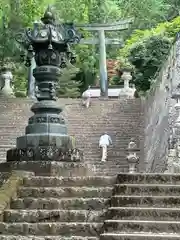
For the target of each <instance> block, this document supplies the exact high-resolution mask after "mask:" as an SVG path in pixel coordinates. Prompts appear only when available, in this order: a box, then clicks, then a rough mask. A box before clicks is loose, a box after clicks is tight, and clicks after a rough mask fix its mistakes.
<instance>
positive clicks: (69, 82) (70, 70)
mask: <svg viewBox="0 0 180 240" xmlns="http://www.w3.org/2000/svg"><path fill="white" fill-rule="evenodd" d="M78 71H79V69H77V68H76V67H74V66H72V65H71V64H69V65H68V66H67V68H65V69H63V70H62V75H61V77H60V78H59V88H58V91H57V95H58V97H70V98H77V97H79V96H80V91H79V87H80V83H79V82H77V81H75V80H74V77H75V76H76V74H77V73H78Z"/></svg>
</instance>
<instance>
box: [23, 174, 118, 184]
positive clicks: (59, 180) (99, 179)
mask: <svg viewBox="0 0 180 240" xmlns="http://www.w3.org/2000/svg"><path fill="white" fill-rule="evenodd" d="M115 180H116V179H115V178H114V177H107V176H90V177H88V176H84V177H41V176H36V177H26V178H24V182H23V185H24V186H25V187H32V186H39V187H51V186H54V187H60V186H63V187H83V186H86V187H92V186H99V187H100V186H101V187H106V186H107V187H108V186H112V185H113V184H114V183H115Z"/></svg>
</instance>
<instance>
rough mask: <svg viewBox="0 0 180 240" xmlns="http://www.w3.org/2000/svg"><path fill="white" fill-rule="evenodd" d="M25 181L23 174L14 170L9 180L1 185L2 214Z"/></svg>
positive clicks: (0, 209)
mask: <svg viewBox="0 0 180 240" xmlns="http://www.w3.org/2000/svg"><path fill="white" fill-rule="evenodd" d="M22 182H23V176H22V175H21V174H18V172H12V174H11V175H10V177H9V178H8V179H7V181H6V182H5V183H4V184H3V185H2V186H1V187H0V215H2V213H3V211H4V210H5V209H6V208H7V207H8V206H9V204H10V201H11V199H12V198H13V197H15V196H16V194H17V189H18V187H19V185H20V184H22Z"/></svg>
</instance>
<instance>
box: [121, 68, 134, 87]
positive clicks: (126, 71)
mask: <svg viewBox="0 0 180 240" xmlns="http://www.w3.org/2000/svg"><path fill="white" fill-rule="evenodd" d="M131 71H132V69H130V68H123V69H122V72H123V74H122V75H121V78H122V80H123V81H124V89H129V82H130V81H131V80H132V75H131Z"/></svg>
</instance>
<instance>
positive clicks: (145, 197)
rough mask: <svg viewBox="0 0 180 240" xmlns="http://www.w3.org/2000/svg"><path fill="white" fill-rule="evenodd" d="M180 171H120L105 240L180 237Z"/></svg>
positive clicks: (143, 239) (105, 230)
mask: <svg viewBox="0 0 180 240" xmlns="http://www.w3.org/2000/svg"><path fill="white" fill-rule="evenodd" d="M179 192H180V175H168V174H119V175H118V178H117V182H116V184H115V187H114V189H113V196H112V197H111V203H110V207H109V209H108V213H107V216H106V220H105V222H104V226H103V228H104V233H103V234H101V237H100V239H101V240H161V239H163V240H171V239H180V197H179Z"/></svg>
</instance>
